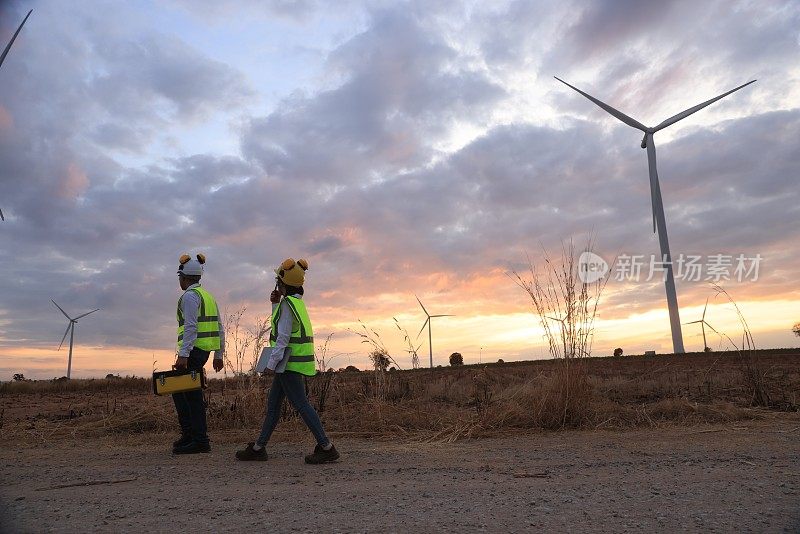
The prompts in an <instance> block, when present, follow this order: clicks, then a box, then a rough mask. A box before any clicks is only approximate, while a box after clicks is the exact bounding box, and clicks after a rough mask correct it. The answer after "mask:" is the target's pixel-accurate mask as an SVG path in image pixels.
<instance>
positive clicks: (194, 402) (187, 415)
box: [172, 348, 209, 444]
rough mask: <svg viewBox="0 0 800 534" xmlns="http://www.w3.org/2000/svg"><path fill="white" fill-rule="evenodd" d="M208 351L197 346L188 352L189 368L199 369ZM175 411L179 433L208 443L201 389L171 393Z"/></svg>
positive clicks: (201, 367)
mask: <svg viewBox="0 0 800 534" xmlns="http://www.w3.org/2000/svg"><path fill="white" fill-rule="evenodd" d="M208 354H209V353H208V351H205V350H200V349H197V348H194V349H192V352H190V353H189V363H188V367H189V369H190V370H194V371H200V370H202V369H203V366H204V365H205V364H206V362H207V361H208ZM172 400H173V401H175V411H176V412H178V423H179V424H180V425H181V434H182V435H184V436H191V437H192V440H194V441H196V442H197V443H201V444H206V443H208V426H207V424H206V403H205V401H203V390H202V389H198V390H196V391H185V392H183V393H173V394H172Z"/></svg>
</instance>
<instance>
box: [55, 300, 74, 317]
mask: <svg viewBox="0 0 800 534" xmlns="http://www.w3.org/2000/svg"><path fill="white" fill-rule="evenodd" d="M50 302H52V303H53V304H56V301H54V300H53V299H50ZM56 308H58V309H59V310H61V313H63V314H64V317H66V318H67V319H69V320H70V321H71V320H72V317H70V316H69V315H67V312H65V311H64V309H63V308H62V307H61V306H59V305H58V304H56Z"/></svg>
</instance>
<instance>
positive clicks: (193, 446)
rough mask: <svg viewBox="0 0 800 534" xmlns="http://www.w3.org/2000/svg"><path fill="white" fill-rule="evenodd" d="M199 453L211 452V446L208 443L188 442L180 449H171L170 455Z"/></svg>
mask: <svg viewBox="0 0 800 534" xmlns="http://www.w3.org/2000/svg"><path fill="white" fill-rule="evenodd" d="M200 452H211V445H210V444H208V443H197V442H196V441H190V442H189V443H188V444H186V445H183V446H182V447H175V448H174V449H172V454H197V453H200Z"/></svg>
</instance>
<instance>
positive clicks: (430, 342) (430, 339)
mask: <svg viewBox="0 0 800 534" xmlns="http://www.w3.org/2000/svg"><path fill="white" fill-rule="evenodd" d="M414 297H416V299H417V302H419V305H420V307H421V308H422V311H424V312H425V316H426V319H425V322H424V323H422V328H420V329H419V334H421V333H422V331H423V330H425V327H426V326H427V327H428V356H429V357H430V363H431V368H433V335H432V334H431V319H433V318H434V317H452V315H431V314H430V313H428V310H426V309H425V306H423V305H422V301H421V300H419V297H417V296H416V295H414ZM419 334H417V339H419Z"/></svg>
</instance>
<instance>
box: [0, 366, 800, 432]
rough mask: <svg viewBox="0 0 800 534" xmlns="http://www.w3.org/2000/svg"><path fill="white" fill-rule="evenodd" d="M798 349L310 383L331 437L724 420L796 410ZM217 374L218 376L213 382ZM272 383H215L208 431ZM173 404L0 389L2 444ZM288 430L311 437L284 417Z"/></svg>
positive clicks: (258, 416) (124, 419)
mask: <svg viewBox="0 0 800 534" xmlns="http://www.w3.org/2000/svg"><path fill="white" fill-rule="evenodd" d="M798 364H800V351H798V350H767V351H757V352H756V353H755V354H754V355H753V356H751V357H750V358H749V359H748V360H744V359H743V358H742V357H740V356H739V355H737V354H735V353H710V354H687V355H683V356H673V355H663V356H655V357H648V358H644V357H621V358H588V359H584V360H582V361H580V362H578V363H572V364H571V365H570V367H569V368H566V367H565V365H564V363H563V361H553V360H545V361H529V362H515V363H504V364H489V365H482V366H460V367H448V368H437V369H418V370H412V371H392V372H385V373H380V372H377V373H376V372H372V371H370V372H337V373H324V374H319V375H317V376H316V377H314V378H313V379H309V380H308V384H307V385H308V391H309V396H310V398H311V401H312V403H313V404H314V406H315V407H316V408H317V410H318V411H319V412H320V414H321V416H322V418H323V421H324V422H325V425H326V428H327V429H328V430H329V431H330V432H331V433H332V434H334V435H337V434H338V435H351V436H373V437H374V436H382V437H400V438H404V437H405V438H414V439H427V440H431V441H455V440H458V439H461V438H470V437H478V436H488V435H498V434H502V433H504V432H519V431H536V430H558V429H562V428H583V429H601V428H605V429H626V428H633V427H658V426H660V425H663V424H682V425H691V424H698V423H726V422H733V421H741V420H748V419H755V418H762V417H767V416H770V415H772V414H776V413H781V412H795V411H796V410H797V406H798V402H800V400H799V399H798V393H799V392H800V365H798ZM212 376H213V373H212ZM268 384H269V380H268V379H267V378H261V377H241V378H236V379H232V378H228V379H226V380H211V381H210V388H209V389H208V391H207V395H208V402H209V426H210V429H211V431H212V433H213V432H214V431H218V430H237V429H256V428H258V427H259V426H260V423H261V421H262V419H263V415H264V398H265V395H264V389H265V388H266V387H267V385H268ZM174 428H175V416H174V409H173V406H172V402H171V399H169V398H168V397H167V398H161V397H156V396H154V395H153V394H152V392H151V384H150V381H149V379H144V378H138V379H137V378H124V379H116V380H107V379H102V380H73V381H71V382H69V383H67V382H51V381H37V382H18V383H5V384H2V385H0V430H2V440H3V441H8V440H15V441H23V442H27V443H37V442H41V441H42V440H44V439H49V438H50V437H52V436H59V437H61V436H69V437H97V436H103V435H115V434H138V433H146V432H154V431H155V432H159V431H172V430H174ZM281 428H282V430H284V431H285V432H288V433H290V434H291V433H292V432H294V431H299V432H303V431H304V430H303V428H302V423H301V422H300V420H299V418H298V417H297V415H296V414H295V413H294V411H293V410H291V409H289V408H286V409H285V411H284V414H283V424H282V426H281Z"/></svg>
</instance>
